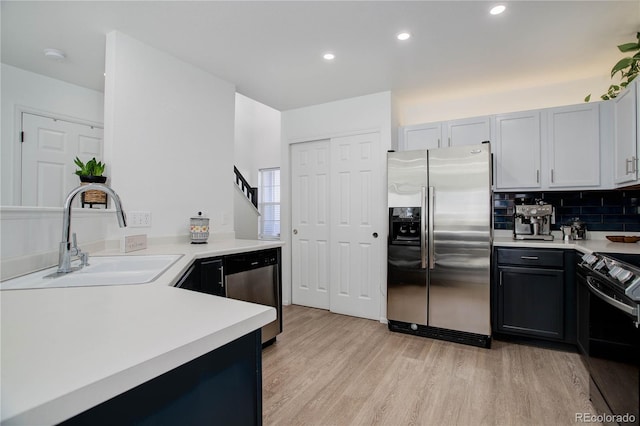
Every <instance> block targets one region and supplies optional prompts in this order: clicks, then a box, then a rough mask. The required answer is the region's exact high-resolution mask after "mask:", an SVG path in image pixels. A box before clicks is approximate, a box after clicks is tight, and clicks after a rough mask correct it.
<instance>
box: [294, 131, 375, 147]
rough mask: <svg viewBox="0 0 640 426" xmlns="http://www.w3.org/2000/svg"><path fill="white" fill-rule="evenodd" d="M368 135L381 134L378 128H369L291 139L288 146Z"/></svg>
mask: <svg viewBox="0 0 640 426" xmlns="http://www.w3.org/2000/svg"><path fill="white" fill-rule="evenodd" d="M369 133H379V134H382V129H381V128H380V127H378V128H371V129H361V130H353V131H349V132H338V133H327V134H325V135H321V136H316V137H313V136H309V137H301V138H293V139H289V141H288V145H293V144H296V143H305V142H316V141H322V140H331V139H334V138H342V137H346V136H357V135H366V134H369Z"/></svg>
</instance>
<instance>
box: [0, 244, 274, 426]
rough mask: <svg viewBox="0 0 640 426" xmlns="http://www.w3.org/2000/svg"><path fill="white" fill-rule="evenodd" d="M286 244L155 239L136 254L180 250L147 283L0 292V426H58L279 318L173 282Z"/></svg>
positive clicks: (269, 311) (107, 252)
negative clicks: (198, 267)
mask: <svg viewBox="0 0 640 426" xmlns="http://www.w3.org/2000/svg"><path fill="white" fill-rule="evenodd" d="M279 246H282V243H281V242H280V241H273V242H266V241H252V240H225V241H217V242H210V243H209V244H203V245H191V244H188V243H176V244H165V245H157V246H153V247H151V248H149V249H146V250H142V251H137V252H134V253H129V255H136V254H140V255H144V254H183V256H182V258H180V259H179V260H178V261H176V263H174V264H173V265H172V266H171V267H170V268H169V269H168V270H167V271H166V272H165V273H164V274H163V275H161V276H160V277H159V278H158V279H156V280H155V281H153V282H151V283H148V284H138V285H124V286H105V287H74V288H55V289H54V288H52V289H36V290H4V291H1V292H0V305H1V308H2V311H1V314H2V324H1V330H0V331H1V333H2V334H1V356H2V358H1V369H0V375H1V377H0V383H1V386H2V388H1V390H2V394H1V405H0V412H1V421H2V424H3V425H5V424H6V425H10V424H29V425H31V424H54V423H58V422H60V421H62V420H65V419H67V418H69V417H71V416H73V415H75V414H78V413H80V412H82V411H84V410H86V409H88V408H91V407H93V406H95V405H97V404H99V403H101V402H103V401H105V400H107V399H109V398H111V397H113V396H116V395H118V394H121V393H123V392H125V391H127V390H129V389H131V388H133V387H135V386H137V385H139V384H141V383H144V382H145V381H147V380H149V379H151V378H153V377H156V376H159V375H161V374H163V373H165V372H167V371H169V370H171V369H173V368H175V367H177V366H179V365H182V364H184V363H186V362H188V361H190V360H192V359H195V358H197V357H198V356H200V355H203V354H205V353H207V352H210V351H212V350H214V349H216V348H218V347H221V346H224V345H225V344H227V343H229V342H231V341H233V340H235V339H237V338H238V337H241V336H243V335H245V334H247V333H249V332H251V331H254V330H256V329H258V328H260V327H262V326H263V325H265V324H267V323H269V322H271V321H273V320H274V319H275V318H276V312H275V309H273V308H270V307H266V306H262V305H256V304H252V303H245V302H241V301H237V300H231V299H225V298H221V297H216V296H211V295H207V294H202V293H196V292H192V291H188V290H182V289H178V288H175V287H172V285H173V284H175V282H176V281H177V280H178V279H179V278H180V276H181V275H182V273H183V272H184V271H186V269H187V268H188V266H189V265H190V264H191V263H192V262H193V260H194V259H199V258H206V257H214V256H219V255H225V254H232V253H241V252H246V251H255V250H261V249H266V248H272V247H279ZM113 254H119V251H116V250H104V251H103V252H100V253H92V255H113Z"/></svg>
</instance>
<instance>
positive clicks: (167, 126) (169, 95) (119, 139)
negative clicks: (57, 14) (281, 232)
mask: <svg viewBox="0 0 640 426" xmlns="http://www.w3.org/2000/svg"><path fill="white" fill-rule="evenodd" d="M105 68H106V73H107V77H106V81H105V161H106V162H108V163H109V164H111V166H112V171H111V175H110V180H111V186H112V187H113V188H114V189H115V190H116V191H117V192H118V193H119V195H120V197H121V199H122V201H123V203H124V207H125V209H126V210H127V211H137V210H142V211H150V212H151V215H152V226H151V227H150V228H141V229H138V230H137V231H139V232H145V233H147V235H149V236H150V237H158V236H179V235H186V234H187V233H188V232H189V228H188V226H189V218H190V217H191V216H193V215H194V214H196V212H198V211H202V212H204V213H205V215H206V216H207V217H209V218H210V219H211V222H210V224H211V232H212V236H211V238H216V234H225V233H232V232H233V192H232V191H233V186H232V185H230V184H229V182H233V161H234V158H233V149H234V148H233V144H234V135H233V133H234V124H233V123H234V108H235V107H234V104H235V100H234V99H235V87H234V85H233V84H231V83H228V82H226V81H224V80H221V79H219V78H217V77H215V76H213V75H211V74H208V73H207V72H205V71H203V70H201V69H199V68H196V67H195V66H193V65H190V64H188V63H185V62H183V61H181V60H179V59H177V58H175V57H173V56H170V55H168V54H167V53H164V52H162V51H159V50H157V49H154V48H152V47H150V46H147V45H145V44H143V43H141V42H140V41H138V40H135V39H133V38H131V37H129V36H127V35H125V34H123V33H120V32H117V31H114V32H111V33H109V34H107V53H106V67H105Z"/></svg>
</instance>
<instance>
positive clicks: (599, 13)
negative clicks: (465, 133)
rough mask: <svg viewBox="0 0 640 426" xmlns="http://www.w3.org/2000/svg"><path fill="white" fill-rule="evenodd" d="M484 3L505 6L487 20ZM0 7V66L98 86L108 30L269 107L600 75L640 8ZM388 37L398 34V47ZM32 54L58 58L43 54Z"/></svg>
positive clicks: (412, 4) (463, 4)
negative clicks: (405, 35)
mask: <svg viewBox="0 0 640 426" xmlns="http://www.w3.org/2000/svg"><path fill="white" fill-rule="evenodd" d="M497 3H502V4H506V5H507V9H506V11H505V12H504V13H503V14H501V15H497V16H492V15H490V14H489V13H488V11H489V9H490V8H491V7H492V6H494V5H495V4H497ZM0 4H1V6H0V7H1V25H2V28H1V31H2V32H1V36H2V44H1V48H2V50H1V56H2V62H3V63H5V64H9V65H13V66H16V67H18V68H22V69H26V70H29V71H33V72H36V73H39V74H43V75H47V76H50V77H53V78H57V79H60V80H64V81H67V82H70V83H74V84H77V85H80V86H84V87H89V88H92V89H95V90H99V91H103V86H104V76H103V73H104V56H105V35H106V34H107V33H108V32H110V31H113V30H118V31H121V32H123V33H126V34H128V35H130V36H132V37H134V38H136V39H138V40H140V41H142V42H144V43H146V44H148V45H150V46H153V47H155V48H157V49H160V50H163V51H165V52H168V53H170V54H172V55H174V56H176V57H177V58H180V59H182V60H184V61H186V62H189V63H192V64H194V65H196V66H198V67H200V68H202V69H204V70H207V71H209V72H210V73H212V74H214V75H216V76H218V77H220V78H222V79H224V80H226V81H229V82H231V83H233V84H235V85H236V89H237V91H238V92H239V93H242V94H243V95H245V96H248V97H250V98H252V99H255V100H257V101H259V102H262V103H264V104H266V105H269V106H271V107H273V108H275V109H278V110H281V111H282V110H288V109H292V108H298V107H302V106H307V105H313V104H318V103H323V102H328V101H332V100H338V99H344V98H349V97H353V96H360V95H366V94H371V93H376V92H381V91H388V90H391V91H393V92H394V93H395V95H396V96H397V97H398V99H399V101H403V102H415V101H416V100H418V99H425V98H429V97H442V96H448V95H449V94H454V93H455V92H457V93H460V92H461V91H472V90H478V89H480V88H502V89H507V90H508V89H509V88H511V87H518V86H522V85H526V86H527V87H535V86H537V85H545V84H550V83H556V82H562V81H568V80H578V79H581V78H588V77H593V76H597V75H603V74H607V73H608V71H609V70H610V69H611V67H612V66H613V64H614V63H615V62H617V60H618V59H619V58H621V57H622V56H621V54H620V53H619V52H618V51H617V49H616V45H618V44H621V43H625V42H630V41H633V40H634V39H635V33H636V31H638V30H640V0H632V1H613V0H611V1H510V2H498V1H491V2H487V1H406V2H405V1H350V2H348V1H282V2H280V1H258V2H249V1H140V2H133V1H125V2H117V1H107V2H100V1H69V2H58V1H43V2H36V1H7V0H2V2H0ZM400 31H408V32H410V33H411V34H412V37H411V38H410V39H409V40H408V41H405V42H401V41H399V40H397V39H396V38H395V35H396V34H397V33H398V32H400ZM45 48H56V49H60V50H63V51H64V52H65V53H66V55H67V57H66V59H65V60H64V61H54V60H51V59H48V58H45V56H44V54H43V50H44V49H45ZM327 51H331V52H333V53H334V54H335V56H336V58H335V60H333V61H331V62H328V61H326V60H324V59H323V57H322V55H323V53H325V52H327Z"/></svg>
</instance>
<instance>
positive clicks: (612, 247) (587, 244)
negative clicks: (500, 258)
mask: <svg viewBox="0 0 640 426" xmlns="http://www.w3.org/2000/svg"><path fill="white" fill-rule="evenodd" d="M493 245H494V247H523V248H553V249H568V250H577V251H579V252H581V253H594V252H595V253H631V254H640V244H638V243H612V242H611V241H609V240H606V239H593V240H570V241H563V240H562V239H556V240H553V241H539V240H514V239H513V238H512V237H506V236H498V237H494V238H493Z"/></svg>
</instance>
